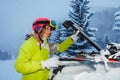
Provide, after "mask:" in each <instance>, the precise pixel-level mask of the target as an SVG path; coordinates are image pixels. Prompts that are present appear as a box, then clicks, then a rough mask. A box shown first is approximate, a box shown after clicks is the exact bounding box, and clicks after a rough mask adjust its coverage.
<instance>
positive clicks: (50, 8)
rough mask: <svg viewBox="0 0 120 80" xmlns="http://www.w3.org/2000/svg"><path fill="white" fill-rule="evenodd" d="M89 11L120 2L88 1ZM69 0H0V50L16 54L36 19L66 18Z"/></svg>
mask: <svg viewBox="0 0 120 80" xmlns="http://www.w3.org/2000/svg"><path fill="white" fill-rule="evenodd" d="M90 1H91V2H90V6H91V10H93V11H94V10H95V11H96V10H98V11H99V10H100V9H101V8H105V7H118V5H120V0H90ZM70 9H71V7H70V0H0V34H1V38H0V49H2V50H6V51H10V52H14V51H15V52H16V51H18V47H19V46H20V45H21V44H22V42H23V41H24V35H25V33H28V32H30V31H31V25H32V22H33V20H34V19H35V18H36V17H48V18H51V19H54V20H56V21H61V20H64V19H67V18H68V12H69V10H70Z"/></svg>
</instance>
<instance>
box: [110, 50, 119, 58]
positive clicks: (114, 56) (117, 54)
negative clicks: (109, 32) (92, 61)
mask: <svg viewBox="0 0 120 80" xmlns="http://www.w3.org/2000/svg"><path fill="white" fill-rule="evenodd" d="M119 56H120V51H119V52H117V53H116V54H113V55H111V56H109V57H108V58H109V59H111V58H112V59H117V58H119Z"/></svg>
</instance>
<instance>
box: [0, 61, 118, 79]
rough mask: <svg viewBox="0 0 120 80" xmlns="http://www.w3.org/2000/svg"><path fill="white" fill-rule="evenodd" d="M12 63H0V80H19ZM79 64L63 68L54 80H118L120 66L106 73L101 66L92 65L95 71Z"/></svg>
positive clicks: (19, 76)
mask: <svg viewBox="0 0 120 80" xmlns="http://www.w3.org/2000/svg"><path fill="white" fill-rule="evenodd" d="M14 62H15V60H7V61H0V80H21V74H19V73H17V72H16V70H15V68H14ZM77 64H78V63H77ZM79 64H80V65H79V66H78V65H77V66H67V67H64V68H63V70H62V72H61V73H60V72H59V73H58V74H57V75H56V76H55V78H54V80H120V76H119V74H120V65H118V67H110V70H109V71H108V72H106V71H105V70H104V65H102V64H94V67H95V68H96V70H95V69H93V68H91V67H90V65H89V64H92V63H89V64H88V63H86V65H84V64H82V63H79ZM87 64H88V65H87Z"/></svg>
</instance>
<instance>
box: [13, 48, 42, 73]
mask: <svg viewBox="0 0 120 80" xmlns="http://www.w3.org/2000/svg"><path fill="white" fill-rule="evenodd" d="M32 54H33V52H32V51H31V50H30V49H29V47H24V48H22V47H21V48H20V52H19V55H18V57H17V59H16V62H15V68H16V70H17V71H18V72H20V73H22V74H28V73H34V72H37V71H38V70H40V69H42V65H41V63H40V61H33V60H31V57H32V56H33V55H32Z"/></svg>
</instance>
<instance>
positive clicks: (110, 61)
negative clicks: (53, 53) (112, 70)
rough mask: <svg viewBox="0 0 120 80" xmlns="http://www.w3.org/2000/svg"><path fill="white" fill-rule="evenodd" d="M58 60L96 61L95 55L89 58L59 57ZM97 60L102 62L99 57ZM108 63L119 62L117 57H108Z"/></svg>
mask: <svg viewBox="0 0 120 80" xmlns="http://www.w3.org/2000/svg"><path fill="white" fill-rule="evenodd" d="M59 60H60V61H92V62H97V61H96V60H95V57H91V58H83V57H61V58H59ZM99 62H103V59H102V58H101V59H100V60H99ZM107 62H108V63H120V61H119V60H117V59H108V61H107Z"/></svg>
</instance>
